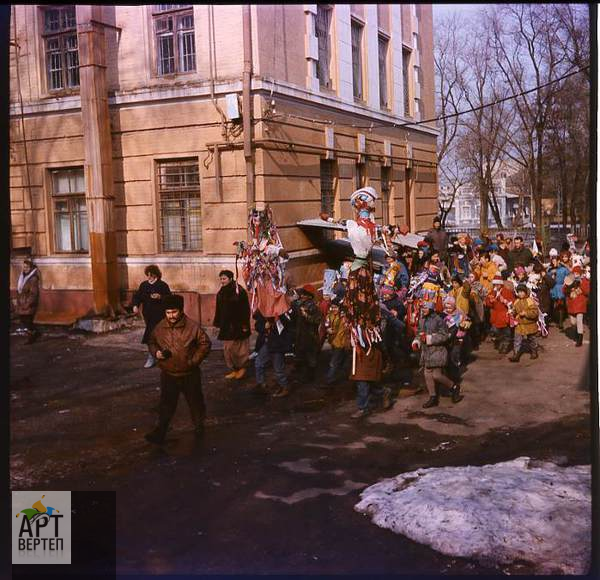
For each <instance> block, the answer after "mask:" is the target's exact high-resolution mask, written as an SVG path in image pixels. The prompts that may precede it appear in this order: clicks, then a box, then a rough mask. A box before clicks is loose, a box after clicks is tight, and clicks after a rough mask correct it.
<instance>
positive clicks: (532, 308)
mask: <svg viewBox="0 0 600 580" xmlns="http://www.w3.org/2000/svg"><path fill="white" fill-rule="evenodd" d="M513 310H514V313H515V317H516V319H517V322H518V323H519V324H518V325H517V328H516V332H518V333H519V334H522V335H523V336H527V335H529V334H535V333H536V332H537V331H538V325H537V322H538V317H539V313H540V310H539V308H538V307H537V305H536V303H535V302H534V301H533V298H532V297H531V296H527V298H517V300H515V302H514V303H513Z"/></svg>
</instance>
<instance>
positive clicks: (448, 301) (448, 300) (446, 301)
mask: <svg viewBox="0 0 600 580" xmlns="http://www.w3.org/2000/svg"><path fill="white" fill-rule="evenodd" d="M446 304H452V306H456V298H454V296H446V298H444V306H446Z"/></svg>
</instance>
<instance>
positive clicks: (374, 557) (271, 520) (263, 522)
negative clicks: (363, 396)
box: [11, 329, 591, 574]
mask: <svg viewBox="0 0 600 580" xmlns="http://www.w3.org/2000/svg"><path fill="white" fill-rule="evenodd" d="M140 336H141V334H140V330H139V329H136V330H134V331H127V332H119V333H113V334H111V335H105V336H97V337H89V336H85V335H83V334H73V333H66V332H62V333H61V332H56V331H53V332H52V333H47V334H46V335H44V336H43V337H42V338H41V339H40V340H39V341H38V342H37V343H35V344H34V345H31V346H27V345H24V344H23V339H22V338H20V337H15V338H13V339H12V341H11V425H12V444H11V484H12V488H13V489H23V490H24V489H39V488H40V486H43V489H71V490H87V489H97V490H105V489H114V490H117V538H118V548H117V550H118V551H117V557H118V564H117V571H118V572H121V573H136V572H137V573H153V574H161V573H162V574H165V573H187V574H239V573H246V574H258V573H271V574H275V573H280V574H350V573H355V574H367V573H371V574H374V573H387V574H396V573H397V574H446V573H448V574H485V573H489V574H497V573H499V570H497V569H493V568H486V567H485V566H483V565H481V564H479V563H476V562H473V561H469V560H465V559H460V558H449V557H446V556H443V555H441V554H439V553H437V552H435V551H433V550H431V549H429V548H428V547H426V546H422V545H419V544H416V543H415V542H412V541H410V540H408V539H407V538H405V537H403V536H399V535H396V534H393V533H392V532H389V531H387V530H383V529H380V528H378V527H376V526H375V525H373V524H372V523H371V522H370V521H369V520H368V519H366V518H365V517H363V516H362V515H360V514H358V513H356V512H355V511H354V510H353V506H354V505H355V504H356V503H357V502H358V499H359V494H360V491H361V490H362V489H364V488H365V487H367V486H368V485H371V484H373V483H375V482H376V481H378V480H380V479H382V478H385V477H390V476H393V475H397V474H398V473H401V472H404V471H410V470H414V469H416V468H418V467H430V466H431V467H435V466H446V465H466V464H470V465H474V464H478V465H480V464H485V463H495V462H498V461H504V460H509V459H513V458H515V457H519V456H522V455H527V456H530V457H534V458H538V459H546V460H548V459H551V460H556V461H559V462H560V463H562V464H565V465H568V464H582V463H589V462H590V461H591V458H590V418H589V409H590V400H589V392H588V385H587V380H586V373H587V370H588V355H589V343H588V342H587V340H586V344H585V348H581V349H576V348H575V347H574V346H573V344H572V343H571V342H570V341H569V340H568V339H567V338H566V337H565V336H564V335H562V334H560V333H558V331H557V330H556V329H553V331H552V334H551V336H550V337H549V338H548V339H546V340H544V341H542V344H543V345H544V350H543V352H542V353H541V355H540V358H539V359H538V360H537V361H530V360H528V356H525V357H524V358H523V359H522V361H521V362H520V363H519V364H516V365H515V364H511V363H509V362H508V361H506V359H501V358H500V357H499V355H497V353H496V352H495V351H493V349H492V348H491V346H490V345H489V344H487V343H486V344H484V345H483V346H482V348H481V350H480V351H479V352H478V353H477V357H478V359H477V360H475V361H474V362H473V363H472V364H471V365H470V367H469V370H468V371H467V373H466V375H465V377H464V383H463V391H464V394H465V399H464V401H462V402H461V403H459V404H458V405H452V403H451V402H450V400H449V399H447V398H444V399H442V401H441V404H440V406H439V407H437V408H434V409H429V410H427V411H424V410H422V409H421V404H422V403H423V401H424V400H425V399H426V395H425V394H424V393H422V392H421V393H420V392H418V388H402V389H400V390H399V393H398V399H397V401H396V404H395V406H394V407H393V409H391V410H390V411H386V412H383V411H382V412H380V413H377V414H374V415H373V416H372V417H371V418H369V419H367V420H359V421H357V420H353V419H351V418H350V415H351V414H352V412H353V411H354V410H355V404H354V400H353V399H354V390H353V385H352V384H351V383H348V382H347V383H341V384H339V385H336V386H335V387H334V388H332V389H329V390H326V389H322V388H319V384H315V385H308V386H302V387H299V388H297V389H296V390H295V391H294V393H293V394H292V395H291V396H290V397H289V398H287V399H280V400H272V399H269V398H268V397H264V396H260V395H258V394H256V393H254V392H253V391H252V389H251V388H250V387H251V386H252V384H253V381H252V380H247V381H243V382H241V383H232V382H228V381H225V380H224V379H223V376H224V374H225V373H226V372H227V371H226V369H225V366H224V363H223V361H222V353H221V352H220V351H218V350H215V351H213V352H212V353H211V355H210V356H209V358H208V360H207V361H206V362H205V363H204V364H203V384H204V390H205V395H206V399H207V406H208V414H209V418H208V421H207V432H206V437H205V439H204V441H203V442H202V443H201V444H199V445H197V444H195V443H194V440H193V437H192V433H191V423H190V419H189V414H188V410H187V408H186V405H185V401H184V400H183V399H182V400H181V401H180V406H179V408H178V411H177V415H176V418H175V421H174V424H173V430H172V431H171V433H170V435H169V439H168V442H167V445H166V446H165V447H164V448H163V449H160V448H155V447H153V446H151V445H149V444H147V443H146V442H145V441H144V439H143V434H144V433H146V432H147V431H149V430H150V429H151V428H152V427H153V426H154V421H155V418H156V414H155V412H154V411H153V407H154V406H155V405H156V403H157V400H158V390H157V387H158V373H159V371H158V370H157V369H150V370H145V369H143V368H142V365H143V363H144V360H145V351H144V346H143V345H140V344H139V338H140ZM327 357H328V353H327V352H324V353H322V357H321V364H322V365H323V366H325V364H326V360H327ZM290 371H291V365H290ZM415 384H416V383H415ZM416 386H417V387H418V385H416ZM131 506H135V511H136V513H140V514H147V517H145V518H144V519H143V524H142V525H135V526H132V523H131V509H130V508H131ZM126 508H127V509H126ZM502 571H505V572H509V573H519V572H521V573H523V572H527V568H526V565H525V564H515V565H513V566H507V567H504V568H503V570H502Z"/></svg>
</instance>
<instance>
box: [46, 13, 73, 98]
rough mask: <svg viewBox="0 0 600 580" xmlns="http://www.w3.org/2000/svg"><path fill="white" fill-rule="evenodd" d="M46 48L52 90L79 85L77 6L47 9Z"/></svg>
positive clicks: (47, 75) (48, 81)
mask: <svg viewBox="0 0 600 580" xmlns="http://www.w3.org/2000/svg"><path fill="white" fill-rule="evenodd" d="M44 47H45V51H46V78H47V83H48V90H49V91H58V90H61V89H65V88H74V87H78V86H79V52H78V47H77V21H76V18H75V6H62V7H57V8H45V9H44Z"/></svg>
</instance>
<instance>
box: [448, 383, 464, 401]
mask: <svg viewBox="0 0 600 580" xmlns="http://www.w3.org/2000/svg"><path fill="white" fill-rule="evenodd" d="M450 396H451V397H452V402H453V403H454V404H455V405H456V403H460V402H461V401H462V400H463V399H464V397H463V396H462V395H461V394H460V385H454V386H453V387H452V388H451V389H450Z"/></svg>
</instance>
